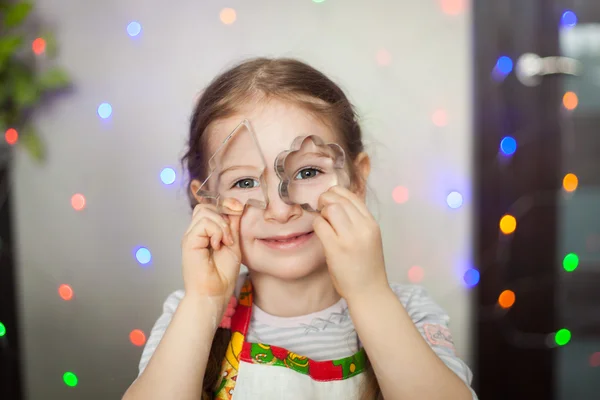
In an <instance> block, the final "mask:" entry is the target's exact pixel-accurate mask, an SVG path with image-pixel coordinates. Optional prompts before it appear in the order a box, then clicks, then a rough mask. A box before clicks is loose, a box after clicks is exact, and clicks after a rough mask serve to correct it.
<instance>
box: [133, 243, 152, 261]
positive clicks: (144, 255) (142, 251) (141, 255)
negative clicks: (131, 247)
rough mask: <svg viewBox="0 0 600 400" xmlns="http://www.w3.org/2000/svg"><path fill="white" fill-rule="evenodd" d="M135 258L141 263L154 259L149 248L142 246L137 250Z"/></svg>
mask: <svg viewBox="0 0 600 400" xmlns="http://www.w3.org/2000/svg"><path fill="white" fill-rule="evenodd" d="M135 258H136V260H137V261H138V262H139V263H140V264H142V265H146V264H148V263H149V262H150V261H152V254H151V253H150V250H148V249H147V248H145V247H140V248H138V249H137V250H136V251H135Z"/></svg>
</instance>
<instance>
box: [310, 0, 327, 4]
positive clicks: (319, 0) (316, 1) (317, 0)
mask: <svg viewBox="0 0 600 400" xmlns="http://www.w3.org/2000/svg"><path fill="white" fill-rule="evenodd" d="M312 1H313V3H322V2H324V1H325V0H312Z"/></svg>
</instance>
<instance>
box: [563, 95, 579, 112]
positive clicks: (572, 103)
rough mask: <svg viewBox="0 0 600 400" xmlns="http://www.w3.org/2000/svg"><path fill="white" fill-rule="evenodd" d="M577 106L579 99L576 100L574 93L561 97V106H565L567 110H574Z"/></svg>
mask: <svg viewBox="0 0 600 400" xmlns="http://www.w3.org/2000/svg"><path fill="white" fill-rule="evenodd" d="M578 104H579V99H578V98H577V95H576V94H575V92H567V93H565V95H564V96H563V106H565V108H566V109H567V110H574V109H576V108H577V105H578Z"/></svg>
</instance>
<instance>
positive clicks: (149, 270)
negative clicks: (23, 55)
mask: <svg viewBox="0 0 600 400" xmlns="http://www.w3.org/2000/svg"><path fill="white" fill-rule="evenodd" d="M223 7H232V8H235V9H236V10H237V21H236V22H235V23H234V24H232V25H229V26H226V25H224V24H222V23H221V22H220V20H219V12H220V10H221V9H222V8H223ZM37 14H38V15H39V17H40V18H41V19H42V20H43V21H44V22H45V23H46V24H48V25H50V26H54V27H55V31H56V34H57V38H58V42H59V43H60V48H61V54H60V58H59V62H60V64H62V65H64V66H65V67H66V68H67V69H68V70H69V71H70V73H71V75H72V77H73V80H74V84H75V90H74V92H73V93H72V94H71V95H70V96H67V97H63V98H62V99H60V100H59V101H58V102H56V103H54V105H53V106H52V107H51V108H48V109H46V110H44V111H43V112H41V113H40V114H39V118H38V125H39V129H40V131H41V133H42V135H43V138H44V140H45V141H46V142H47V144H48V153H49V160H48V162H47V163H46V164H44V165H41V166H38V165H35V164H34V163H33V162H32V161H31V160H30V159H29V157H28V156H27V155H26V154H24V153H22V152H19V154H17V157H16V166H15V174H14V179H15V184H14V196H15V203H16V211H15V213H16V215H15V218H16V225H17V234H18V237H17V238H18V247H19V248H18V262H19V272H20V273H19V291H20V299H19V301H20V302H21V324H22V334H23V345H24V350H25V354H24V363H25V365H24V372H25V378H26V380H25V382H26V385H27V393H28V395H29V396H28V398H29V399H31V400H38V399H40V400H41V399H44V400H45V399H86V400H94V399H103V400H105V399H117V398H120V395H121V394H122V393H123V392H124V390H125V389H126V387H127V386H128V385H129V383H130V382H131V381H132V380H133V379H134V377H135V376H136V374H137V362H138V360H139V357H140V354H141V348H139V347H135V346H133V345H132V344H131V343H130V342H129V338H128V335H129V332H130V331H131V330H132V329H135V328H139V329H143V330H144V331H145V332H146V333H148V332H149V329H150V328H151V326H152V324H153V323H154V321H155V319H156V318H157V317H158V315H159V313H160V312H161V304H162V302H163V300H164V299H165V297H166V296H167V294H168V293H170V292H171V291H173V290H175V289H177V288H181V287H182V281H181V272H180V248H179V245H180V238H181V236H182V233H183V231H184V229H185V227H186V226H187V222H188V218H189V208H188V205H187V202H186V196H185V193H184V191H183V189H182V186H181V181H180V180H179V179H178V180H177V181H176V183H175V184H174V185H172V186H165V185H163V184H162V183H161V181H160V179H159V173H160V171H161V169H162V168H163V167H165V166H174V167H177V168H178V170H179V167H178V157H179V156H180V155H181V154H182V149H183V145H184V140H185V136H186V132H187V128H188V126H187V125H188V118H189V115H190V112H191V108H192V103H193V100H194V98H195V96H196V95H197V93H198V92H199V91H200V89H201V88H202V87H203V86H204V85H205V84H206V83H207V82H208V81H209V80H210V79H211V78H212V77H213V76H214V75H215V74H217V73H218V72H219V71H222V70H223V69H224V68H225V67H226V66H229V65H231V64H232V63H233V62H236V61H239V60H240V59H242V58H245V57H248V56H256V55H269V56H294V57H299V58H301V59H304V60H306V61H308V62H309V63H311V64H312V65H314V66H316V67H317V68H320V69H321V70H323V71H324V72H325V73H327V74H329V75H330V76H331V77H332V78H334V79H335V80H336V81H337V82H339V83H340V84H341V85H342V87H343V88H344V89H345V90H346V91H347V93H348V94H349V96H350V97H351V99H352V100H353V101H354V103H355V104H356V105H357V106H358V109H359V111H360V113H361V115H362V116H363V125H364V129H365V132H366V134H367V143H368V145H369V150H370V151H371V154H372V156H373V158H374V163H375V165H374V167H375V170H374V171H373V176H372V179H371V181H370V186H371V188H372V189H373V196H372V198H371V202H370V204H371V208H372V210H373V211H374V212H375V213H376V215H377V216H378V217H379V219H380V221H381V227H382V230H383V235H384V238H385V239H384V240H385V243H384V245H385V253H386V260H387V268H388V271H389V275H390V277H391V279H392V280H394V281H401V282H405V281H407V271H408V269H409V268H410V267H411V266H413V265H419V266H421V267H422V268H423V269H424V271H425V279H424V280H423V284H424V285H425V286H426V287H427V288H428V289H429V290H430V292H431V293H432V294H433V296H434V297H435V298H436V299H437V300H438V301H439V302H440V303H441V304H442V305H443V306H444V307H445V308H446V310H447V311H448V312H449V314H450V316H451V317H452V321H453V322H452V326H453V331H454V335H455V341H456V344H457V346H458V349H459V350H460V352H461V353H462V354H463V356H464V357H465V358H467V360H468V359H469V358H470V347H469V344H470V342H469V330H470V326H469V321H470V307H469V302H470V301H469V293H468V290H467V289H465V288H464V286H463V283H462V274H463V273H464V270H465V269H466V268H467V267H468V266H469V259H470V252H471V246H470V241H471V228H470V220H471V212H472V206H471V201H470V200H471V199H470V177H471V165H470V158H471V156H470V154H471V126H470V117H471V103H470V100H471V99H470V85H471V83H470V79H471V71H470V56H471V55H470V34H469V33H470V14H469V11H468V10H467V11H466V12H464V13H459V14H458V15H454V16H449V15H446V14H444V13H443V12H442V10H441V8H440V3H439V2H438V1H437V0H423V1H418V2H417V1H414V2H409V1H392V0H388V1H385V0H377V1H365V0H362V1H359V0H344V1H340V0H337V1H336V0H327V1H325V2H323V3H321V4H315V3H313V2H311V1H310V0H296V1H286V2H283V1H275V0H260V1H259V0H255V1H251V2H250V1H241V0H230V1H228V2H222V1H211V2H205V1H192V0H180V1H178V2H159V1H151V2H150V1H142V0H105V1H64V0H38V1H37ZM131 20H138V21H140V22H141V24H142V27H143V30H142V33H141V35H140V36H139V37H137V38H130V37H129V36H128V35H127V33H126V26H127V24H128V23H129V22H130V21H131ZM380 49H387V51H388V52H389V54H390V55H391V64H389V65H388V66H383V67H382V66H379V65H378V63H377V59H376V55H377V53H378V51H379V50H380ZM104 101H107V102H110V103H111V104H112V106H113V116H112V118H111V119H110V121H104V120H101V119H100V118H98V115H97V114H96V109H97V107H98V105H99V104H100V103H102V102H104ZM440 108H442V109H445V110H447V115H448V124H447V126H445V127H442V128H440V127H436V126H435V125H434V124H433V123H432V114H433V113H434V112H435V110H437V109H440ZM398 185H402V186H405V187H407V188H408V189H409V193H410V198H409V200H408V202H406V203H404V204H396V203H395V202H394V201H393V199H392V195H391V193H392V190H393V189H394V187H396V186H398ZM451 190H458V191H461V192H462V193H463V194H464V195H465V206H463V207H462V208H460V209H458V210H450V209H449V208H448V207H447V206H446V204H445V196H446V194H447V193H448V192H450V191H451ZM78 192H79V193H83V194H84V195H85V196H86V198H87V207H86V209H85V210H84V211H81V212H77V211H74V210H73V209H72V208H71V205H70V198H71V196H72V195H73V194H74V193H78ZM139 245H143V246H146V247H148V248H149V249H150V250H151V251H152V255H153V261H152V263H151V265H150V266H147V267H141V266H140V265H139V264H138V263H137V262H136V260H135V258H134V257H133V250H134V248H135V247H136V246H139ZM62 283H67V284H69V285H71V286H72V287H73V289H74V291H75V298H74V299H73V300H71V301H68V302H67V301H63V300H61V299H60V297H59V296H58V294H57V288H58V286H59V285H60V284H62ZM399 340H401V339H400V338H399ZM66 371H73V372H75V373H76V374H77V376H78V377H79V385H78V386H77V387H75V388H69V387H67V386H65V385H64V384H63V383H62V374H63V373H64V372H66Z"/></svg>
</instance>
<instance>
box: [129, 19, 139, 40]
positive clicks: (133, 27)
mask: <svg viewBox="0 0 600 400" xmlns="http://www.w3.org/2000/svg"><path fill="white" fill-rule="evenodd" d="M141 31H142V25H140V23H139V22H137V21H132V22H130V23H129V24H128V25H127V34H128V35H129V36H131V37H135V36H137V35H139V34H140V32H141Z"/></svg>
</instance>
